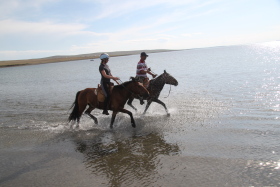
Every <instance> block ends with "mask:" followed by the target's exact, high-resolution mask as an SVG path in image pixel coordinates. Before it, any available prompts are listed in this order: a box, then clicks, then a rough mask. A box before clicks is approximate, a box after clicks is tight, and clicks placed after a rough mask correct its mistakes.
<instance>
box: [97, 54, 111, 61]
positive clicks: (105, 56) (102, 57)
mask: <svg viewBox="0 0 280 187" xmlns="http://www.w3.org/2000/svg"><path fill="white" fill-rule="evenodd" d="M109 57H110V56H109V55H108V54H107V53H102V54H101V55H100V57H99V58H100V59H101V60H103V59H105V58H109Z"/></svg>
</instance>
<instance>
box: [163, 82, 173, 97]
mask: <svg viewBox="0 0 280 187" xmlns="http://www.w3.org/2000/svg"><path fill="white" fill-rule="evenodd" d="M170 91H171V84H170V89H169V93H168V96H166V97H164V98H167V97H169V94H170Z"/></svg>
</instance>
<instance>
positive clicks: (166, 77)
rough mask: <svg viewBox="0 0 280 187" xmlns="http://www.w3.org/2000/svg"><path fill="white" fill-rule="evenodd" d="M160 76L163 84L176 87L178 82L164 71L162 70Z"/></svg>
mask: <svg viewBox="0 0 280 187" xmlns="http://www.w3.org/2000/svg"><path fill="white" fill-rule="evenodd" d="M162 75H163V77H164V81H165V84H170V85H173V86H177V85H178V81H177V80H176V79H175V78H174V77H173V76H171V75H170V74H169V73H167V72H166V71H165V70H164V73H163V74H162Z"/></svg>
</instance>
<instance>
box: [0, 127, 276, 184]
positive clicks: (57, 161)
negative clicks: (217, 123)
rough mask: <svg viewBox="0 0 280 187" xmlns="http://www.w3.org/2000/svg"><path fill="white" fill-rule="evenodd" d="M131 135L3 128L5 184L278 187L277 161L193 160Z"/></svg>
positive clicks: (155, 138)
mask: <svg viewBox="0 0 280 187" xmlns="http://www.w3.org/2000/svg"><path fill="white" fill-rule="evenodd" d="M129 128H130V127H129ZM128 131H129V129H128ZM122 133H123V132H122ZM131 133H132V134H134V133H135V135H132V137H130V138H127V137H125V138H120V137H121V136H122V135H121V134H118V132H117V133H116V132H114V131H110V130H108V131H106V130H105V131H104V130H102V131H100V130H97V129H95V130H94V129H93V130H88V131H72V132H70V131H68V132H64V133H58V134H56V133H50V132H47V131H46V132H42V131H32V130H18V129H15V130H11V129H9V130H1V131H0V140H1V149H0V159H1V169H0V176H1V177H0V186H5V187H6V186H7V187H14V186H26V187H29V186H57V187H59V186H73V187H74V186H200V187H204V186H205V187H206V186H251V185H254V186H263V185H267V186H277V175H278V174H279V172H275V170H274V168H275V167H277V166H274V165H273V163H271V166H270V167H269V166H267V167H263V166H262V165H260V163H258V162H257V161H256V162H255V161H253V160H250V161H249V160H244V159H241V158H222V157H211V156H197V155H196V156H195V155H194V156H191V154H190V155H188V154H182V153H181V150H180V149H179V147H178V145H176V144H171V143H167V142H166V141H165V140H164V139H163V138H162V137H161V135H160V134H157V133H155V132H153V133H150V134H149V133H148V134H145V133H143V134H141V133H140V134H139V133H137V132H134V133H133V130H132V131H131ZM112 139H117V141H115V142H114V143H112V142H110V141H111V140H112ZM189 145H191V143H190V144H189ZM273 178H274V179H275V180H270V179H273ZM264 179H268V180H267V181H265V180H264Z"/></svg>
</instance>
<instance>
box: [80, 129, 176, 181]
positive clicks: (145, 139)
mask: <svg viewBox="0 0 280 187" xmlns="http://www.w3.org/2000/svg"><path fill="white" fill-rule="evenodd" d="M87 135H88V134H87ZM115 137H116V136H115V134H114V132H105V133H102V134H100V135H97V136H95V137H94V138H92V139H82V138H79V140H77V141H76V144H77V150H78V151H79V152H81V153H83V154H84V157H85V161H84V162H85V165H86V167H87V168H89V169H90V170H91V171H92V173H93V174H96V175H98V176H100V175H103V176H105V177H106V178H108V179H109V185H110V186H120V185H124V184H125V185H132V184H133V183H137V185H140V184H141V185H145V184H146V185H147V184H151V183H152V182H156V179H154V176H155V174H156V172H157V170H156V168H157V166H158V162H159V159H158V156H159V155H176V154H178V153H179V151H180V150H179V147H178V146H177V145H173V144H168V143H166V142H165V140H164V139H163V137H162V136H161V135H159V134H157V133H151V134H148V135H143V136H137V135H134V136H132V137H131V138H128V139H119V138H118V139H117V140H114V138H115ZM143 179H145V180H143Z"/></svg>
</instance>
